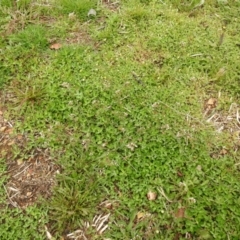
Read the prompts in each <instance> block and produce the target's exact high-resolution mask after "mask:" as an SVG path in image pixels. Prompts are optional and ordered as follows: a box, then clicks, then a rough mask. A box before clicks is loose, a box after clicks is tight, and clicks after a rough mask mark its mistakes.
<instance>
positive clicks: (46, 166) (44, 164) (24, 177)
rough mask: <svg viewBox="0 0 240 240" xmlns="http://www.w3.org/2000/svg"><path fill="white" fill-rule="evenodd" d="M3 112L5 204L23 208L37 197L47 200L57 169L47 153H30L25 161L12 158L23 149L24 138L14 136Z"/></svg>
mask: <svg viewBox="0 0 240 240" xmlns="http://www.w3.org/2000/svg"><path fill="white" fill-rule="evenodd" d="M5 112H6V109H4V108H3V107H2V108H1V109H0V140H1V141H0V158H3V159H5V160H6V164H7V171H6V173H4V174H8V182H7V183H6V185H5V186H4V188H5V191H6V195H7V204H8V205H10V206H13V207H21V208H25V207H27V206H29V205H31V204H33V203H35V202H36V201H37V200H38V199H39V198H40V197H41V198H49V197H50V196H51V189H52V187H53V186H54V185H55V183H56V181H55V175H56V174H57V173H59V170H60V167H59V166H58V165H56V164H55V163H54V161H53V160H52V159H51V157H50V153H49V150H48V149H33V150H31V151H30V152H29V153H27V156H26V157H27V158H28V159H27V160H25V159H24V160H23V159H21V158H19V159H18V158H17V157H14V154H13V151H14V149H16V148H17V149H20V150H21V149H24V146H25V144H26V143H27V137H26V136H24V135H21V134H15V133H14V122H12V121H9V120H8V119H6V118H5V114H4V113H5Z"/></svg>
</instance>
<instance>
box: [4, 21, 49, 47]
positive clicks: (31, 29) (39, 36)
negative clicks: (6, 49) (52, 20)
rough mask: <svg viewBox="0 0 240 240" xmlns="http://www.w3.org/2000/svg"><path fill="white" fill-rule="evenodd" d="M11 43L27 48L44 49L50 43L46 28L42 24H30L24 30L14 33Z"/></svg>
mask: <svg viewBox="0 0 240 240" xmlns="http://www.w3.org/2000/svg"><path fill="white" fill-rule="evenodd" d="M9 44H10V45H20V46H22V47H23V48H26V49H35V50H37V49H44V48H46V46H47V44H48V41H47V39H46V29H45V28H44V27H43V26H41V25H28V26H27V27H26V28H25V29H23V30H22V31H20V32H18V33H16V34H14V35H12V36H11V37H10V41H9Z"/></svg>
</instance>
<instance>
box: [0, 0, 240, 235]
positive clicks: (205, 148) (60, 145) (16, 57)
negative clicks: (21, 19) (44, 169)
mask: <svg viewBox="0 0 240 240" xmlns="http://www.w3.org/2000/svg"><path fill="white" fill-rule="evenodd" d="M57 3H58V7H59V8H58V10H57V11H59V13H63V14H64V16H62V15H61V16H60V17H56V11H55V12H53V13H52V14H53V15H52V16H49V17H53V16H54V18H55V19H54V23H52V22H51V24H49V23H43V22H42V23H41V24H40V23H37V24H30V25H27V26H26V27H25V28H24V29H23V30H21V31H18V32H16V33H12V34H9V36H6V37H5V38H4V39H2V42H1V49H2V51H1V53H0V54H1V55H0V60H1V65H0V73H3V74H4V75H6V76H5V79H4V82H5V81H7V80H10V79H11V81H10V84H9V87H8V88H6V89H7V90H8V91H9V92H10V93H11V94H12V95H11V96H13V97H12V99H11V101H10V103H9V109H12V111H11V113H12V115H13V116H15V117H16V118H18V117H19V116H21V119H23V120H24V121H22V122H21V123H19V125H17V126H16V130H18V131H20V132H24V133H26V134H27V136H28V145H27V146H26V148H30V149H32V148H36V147H38V148H48V149H51V151H52V155H53V157H55V159H57V160H58V163H59V164H60V165H61V167H62V171H61V174H60V175H59V176H58V185H57V186H56V188H55V189H54V194H53V197H52V199H51V201H48V202H46V204H45V205H44V207H45V208H46V209H47V210H49V213H48V214H49V219H50V223H51V224H50V225H51V226H50V229H51V232H54V233H56V235H57V236H59V237H60V236H61V235H62V234H63V233H64V234H65V233H69V232H71V231H74V230H76V229H79V228H80V229H83V228H84V227H83V225H84V224H83V223H84V222H85V221H88V222H90V223H91V221H92V219H93V217H94V216H95V215H97V214H104V213H106V212H110V213H111V218H110V221H109V222H108V225H109V228H108V229H107V230H106V232H105V233H104V237H106V238H113V239H143V238H145V239H174V238H181V237H182V238H184V237H185V236H187V235H188V236H190V237H191V238H192V239H213V238H215V239H227V238H237V237H238V233H239V232H240V229H239V221H240V220H239V219H240V216H239V215H240V212H239V208H238V206H239V199H238V196H239V174H238V171H239V168H238V166H239V163H238V161H239V160H238V159H239V143H238V138H236V139H235V138H234V136H233V135H231V132H225V130H224V131H223V132H221V133H216V131H215V128H214V127H213V125H211V124H209V123H208V122H207V121H206V116H204V114H203V111H204V110H203V105H204V103H205V102H206V100H208V99H209V98H210V97H214V98H218V103H217V105H218V106H217V108H216V109H215V110H214V111H220V110H222V109H229V107H230V104H231V103H232V102H233V101H232V100H231V99H234V101H235V102H238V101H239V91H240V89H239V66H238V65H239V64H238V62H239V61H238V60H239V43H238V42H237V37H239V32H238V31H237V29H238V26H239V17H238V16H239V15H238V14H239V10H238V8H236V6H237V3H231V2H229V4H227V5H221V6H220V5H218V4H217V5H215V4H214V1H210V2H208V3H207V2H206V3H205V5H204V10H203V9H202V8H197V9H194V12H192V10H193V6H192V4H195V3H196V4H197V2H191V4H190V2H188V1H185V2H183V1H181V2H180V1H171V2H170V1H169V2H167V1H166V2H165V1H136V0H134V1H122V2H121V4H120V6H119V8H117V7H115V5H111V4H106V3H105V5H101V6H98V7H99V9H100V10H99V12H101V17H99V18H97V19H96V21H87V22H85V23H84V24H85V25H86V28H85V29H87V30H86V32H81V28H80V27H79V26H80V25H81V24H82V23H81V24H79V18H80V19H81V20H86V19H87V13H88V11H89V10H90V9H91V8H94V9H96V10H98V9H97V5H96V3H97V2H96V1H71V2H69V1H65V0H61V1H60V2H57ZM54 4H56V2H55V3H54ZM99 4H100V3H99ZM179 4H180V7H179ZM231 4H232V5H231ZM190 5H191V6H190ZM26 6H27V5H26ZM181 7H182V9H180V8H181ZM106 8H108V9H107V10H106ZM119 9H120V10H121V11H119ZM179 10H180V11H179ZM46 12H47V13H48V14H51V13H50V11H49V12H48V11H46ZM73 12H74V13H75V14H76V17H74V15H70V17H69V15H68V14H69V13H73ZM213 12H214V13H216V14H213ZM36 13H38V11H36ZM39 16H42V15H39ZM6 21H8V20H6ZM39 21H40V20H39ZM40 22H41V21H40ZM85 25H84V26H85ZM59 31H60V32H61V33H60V34H59ZM85 36H87V37H86V39H87V43H86V41H83V40H85V39H84V37H85ZM49 39H50V40H54V41H56V42H61V43H62V47H61V48H60V49H58V50H57V51H52V50H50V49H47V44H48V40H49ZM220 92H221V94H220ZM220 95H221V96H224V98H223V97H221V96H220ZM219 96H220V97H219ZM220 113H221V111H220V112H219V114H220ZM213 114H214V112H213ZM209 117H210V116H209ZM234 119H235V117H234ZM39 133H41V134H39ZM36 136H38V137H36ZM225 148H226V149H227V154H222V153H221V150H222V149H225ZM215 151H216V152H217V157H213V155H212V154H211V153H212V152H215ZM3 171H5V170H3ZM4 181H5V179H4ZM149 191H154V192H155V193H157V198H156V199H155V200H153V201H149V199H148V198H147V193H148V192H149ZM2 196H4V193H2ZM103 200H108V201H110V202H112V208H111V209H106V208H103V207H102V205H101V202H102V201H103ZM183 208H184V209H185V210H184V211H185V213H184V217H182V216H180V217H179V213H178V211H179V209H180V210H182V209H183ZM29 211H30V213H28V214H26V215H24V214H23V213H21V212H18V211H17V210H16V212H17V213H18V214H17V216H16V219H17V224H18V225H16V226H15V225H13V221H12V218H13V216H14V214H15V211H13V212H11V211H9V210H6V211H5V212H4V213H3V215H2V216H3V217H4V216H5V218H9V219H10V221H9V222H8V224H9V226H10V227H8V226H7V225H6V224H7V221H6V222H4V225H3V231H4V233H5V232H7V231H9V232H11V234H13V233H15V232H16V231H17V230H15V229H18V228H19V229H21V226H22V225H23V222H25V223H26V226H27V229H28V228H29V229H30V230H31V231H32V230H33V229H37V231H38V232H37V234H38V235H36V236H35V238H36V239H39V236H41V234H42V232H41V227H40V228H36V224H35V222H36V221H35V218H34V223H33V224H32V226H30V227H29V221H30V220H29V219H31V217H32V215H31V214H36V216H38V218H41V217H40V216H42V217H43V219H46V218H45V217H46V212H45V211H43V212H42V213H41V211H40V210H39V209H35V208H31V209H30V210H29ZM139 212H140V213H143V216H144V217H142V218H140V217H139V215H138V213H139ZM38 214H39V215H38ZM144 214H145V215H144ZM3 217H2V218H3ZM22 218H23V219H24V220H22ZM1 221H3V220H1ZM44 221H45V220H44ZM226 222H228V223H230V224H227V225H226ZM6 229H8V230H6ZM11 229H13V230H11ZM39 229H40V230H39ZM30 230H29V231H30ZM52 230H55V231H52ZM18 231H19V232H17V234H20V233H22V232H21V230H18ZM25 231H26V233H24V234H26V237H25V238H26V239H28V238H31V237H32V235H27V234H29V232H28V230H25ZM39 234H40V235H39ZM93 235H96V233H94V234H93ZM16 236H18V235H16ZM23 236H25V235H23ZM35 238H34V239H35Z"/></svg>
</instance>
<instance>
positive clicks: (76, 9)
mask: <svg viewBox="0 0 240 240" xmlns="http://www.w3.org/2000/svg"><path fill="white" fill-rule="evenodd" d="M56 4H57V6H58V7H59V9H60V11H61V12H62V13H66V14H69V13H75V14H77V16H78V17H79V18H80V19H81V20H86V19H87V17H88V16H87V15H88V11H89V10H90V9H91V8H96V5H97V0H74V1H68V0H60V1H56Z"/></svg>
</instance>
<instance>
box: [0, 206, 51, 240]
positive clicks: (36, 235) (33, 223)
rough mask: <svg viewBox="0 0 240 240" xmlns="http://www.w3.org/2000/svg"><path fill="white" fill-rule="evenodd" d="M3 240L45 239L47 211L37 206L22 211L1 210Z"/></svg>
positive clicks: (0, 228) (0, 221) (0, 226)
mask: <svg viewBox="0 0 240 240" xmlns="http://www.w3.org/2000/svg"><path fill="white" fill-rule="evenodd" d="M0 223H1V225H0V231H1V239H2V240H7V239H39V240H41V239H45V236H46V233H45V228H44V224H46V223H47V213H46V210H44V209H42V208H39V207H37V206H34V207H28V208H27V209H26V210H25V211H24V210H20V209H1V216H0Z"/></svg>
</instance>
